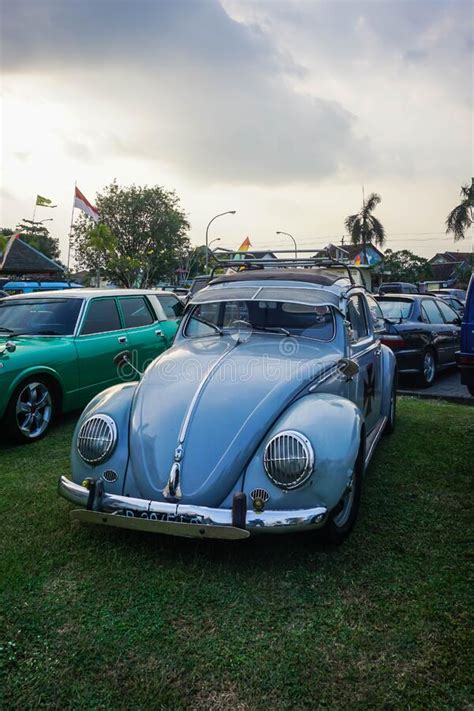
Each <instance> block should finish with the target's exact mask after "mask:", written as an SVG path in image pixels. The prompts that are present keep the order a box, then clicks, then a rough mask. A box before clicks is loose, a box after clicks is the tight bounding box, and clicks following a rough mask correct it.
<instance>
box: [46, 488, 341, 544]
mask: <svg viewBox="0 0 474 711" xmlns="http://www.w3.org/2000/svg"><path fill="white" fill-rule="evenodd" d="M58 493H59V494H60V495H61V496H64V498H65V499H68V501H71V502H72V503H74V504H77V505H79V506H82V507H86V506H87V502H88V500H89V490H88V489H86V488H85V487H84V486H80V485H79V484H75V483H74V482H73V481H71V480H70V479H67V478H66V477H65V476H62V477H60V479H59V482H58ZM127 512H129V513H127ZM327 513H328V511H327V509H326V508H325V507H324V506H318V507H316V508H313V509H297V510H288V511H276V510H268V511H263V512H262V513H256V512H255V511H253V510H251V511H247V513H246V519H245V528H237V527H236V526H233V525H232V510H231V509H213V508H208V507H206V506H190V505H188V504H171V503H165V502H163V501H150V500H147V499H134V498H132V497H129V496H116V495H115V494H107V493H105V492H104V493H103V494H102V496H101V497H100V502H99V503H98V507H96V506H94V508H93V510H86V509H85V508H81V509H75V510H73V511H71V514H70V516H71V518H72V519H73V520H79V521H84V522H88V523H98V524H103V525H108V526H116V527H119V528H131V529H135V530H142V531H155V532H157V533H168V534H170V535H174V536H186V537H192V538H227V539H232V538H234V539H238V538H248V536H249V535H250V534H251V533H252V534H254V533H285V532H286V533H289V532H292V531H309V530H312V529H316V528H320V527H321V526H322V525H323V524H324V522H325V519H326V515H327ZM154 514H155V515H156V516H157V517H158V516H161V517H165V516H169V517H170V519H171V520H160V519H158V520H157V518H154V516H153V515H154ZM141 515H143V517H141ZM174 519H177V520H174Z"/></svg>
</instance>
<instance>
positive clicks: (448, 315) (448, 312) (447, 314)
mask: <svg viewBox="0 0 474 711" xmlns="http://www.w3.org/2000/svg"><path fill="white" fill-rule="evenodd" d="M437 306H438V308H439V309H440V311H441V313H442V314H443V316H444V320H445V321H446V323H458V321H459V316H458V315H457V314H456V312H455V311H454V309H452V308H451V306H449V305H448V304H446V303H445V302H444V301H441V300H440V301H439V303H438V304H437Z"/></svg>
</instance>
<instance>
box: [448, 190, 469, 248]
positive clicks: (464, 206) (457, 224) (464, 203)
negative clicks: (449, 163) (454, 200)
mask: <svg viewBox="0 0 474 711" xmlns="http://www.w3.org/2000/svg"><path fill="white" fill-rule="evenodd" d="M460 195H461V197H462V198H463V199H462V200H461V202H460V203H459V205H456V207H455V208H454V209H453V210H451V212H450V213H449V215H448V216H447V218H446V234H448V233H449V232H452V233H453V237H454V241H455V242H457V241H458V240H460V239H464V237H465V234H464V233H465V232H466V230H468V229H469V228H470V227H471V225H472V223H473V221H474V178H471V185H470V186H468V185H463V186H462V188H461V192H460Z"/></svg>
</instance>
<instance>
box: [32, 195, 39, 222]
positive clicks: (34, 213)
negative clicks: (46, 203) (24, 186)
mask: <svg viewBox="0 0 474 711" xmlns="http://www.w3.org/2000/svg"><path fill="white" fill-rule="evenodd" d="M37 202H38V196H36V198H35V208H34V210H33V219H32V220H31V221H32V222H34V221H35V216H36V208H37V207H38V205H37Z"/></svg>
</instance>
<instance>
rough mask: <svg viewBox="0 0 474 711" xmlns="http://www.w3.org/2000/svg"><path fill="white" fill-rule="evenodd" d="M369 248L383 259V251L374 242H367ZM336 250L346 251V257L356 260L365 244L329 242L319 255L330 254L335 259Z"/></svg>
mask: <svg viewBox="0 0 474 711" xmlns="http://www.w3.org/2000/svg"><path fill="white" fill-rule="evenodd" d="M367 249H368V250H370V249H373V250H374V252H376V253H377V254H378V255H379V256H380V258H381V259H383V256H384V254H383V252H381V251H380V249H379V248H378V247H376V246H375V244H373V243H372V242H367ZM336 250H337V251H338V252H343V253H344V259H348V260H349V261H351V260H354V259H355V258H356V257H357V255H358V254H361V252H363V250H364V245H363V244H351V243H348V244H345V243H344V244H332V243H330V244H328V245H327V246H326V247H325V248H324V249H321V250H319V251H318V252H317V254H316V255H315V256H317V255H327V254H329V255H330V256H331V257H332V258H333V259H334V258H335V257H336Z"/></svg>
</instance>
